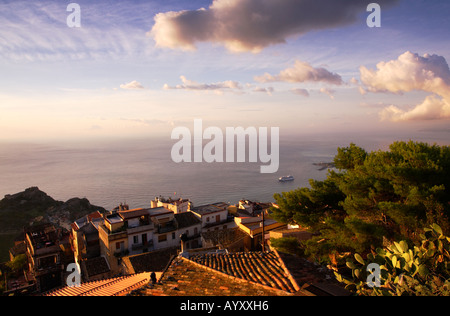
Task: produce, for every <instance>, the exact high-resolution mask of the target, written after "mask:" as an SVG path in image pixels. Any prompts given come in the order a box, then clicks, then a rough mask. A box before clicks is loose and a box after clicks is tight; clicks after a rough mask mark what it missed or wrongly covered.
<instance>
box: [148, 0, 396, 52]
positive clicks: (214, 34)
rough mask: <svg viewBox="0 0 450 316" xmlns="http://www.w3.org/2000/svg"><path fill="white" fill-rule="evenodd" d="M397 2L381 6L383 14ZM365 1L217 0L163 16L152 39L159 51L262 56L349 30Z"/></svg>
mask: <svg viewBox="0 0 450 316" xmlns="http://www.w3.org/2000/svg"><path fill="white" fill-rule="evenodd" d="M397 2H399V1H398V0H378V1H377V3H379V4H380V5H381V6H382V7H383V8H384V9H386V8H388V7H389V6H391V5H392V4H396V3H397ZM367 5H368V3H366V2H364V1H361V0H322V1H316V0H276V1H275V0H273V1H261V0H214V1H213V3H212V4H211V6H210V7H209V8H208V9H204V8H202V9H200V10H195V11H193V10H191V11H189V10H184V11H178V12H174V11H171V12H166V13H159V14H157V15H156V16H155V17H154V20H155V24H154V26H153V28H152V29H151V31H150V32H149V33H148V34H149V35H150V36H152V37H153V38H154V39H155V42H156V45H157V46H160V47H167V48H171V49H176V48H178V49H183V50H194V49H195V48H196V47H195V44H196V43H197V42H214V43H220V44H223V45H225V47H226V48H227V49H228V50H230V51H233V52H243V51H251V52H259V51H261V50H262V49H263V48H265V47H267V46H270V45H274V44H279V43H285V42H286V40H287V39H288V38H289V37H292V36H300V35H302V34H305V33H308V32H310V31H314V30H323V29H330V28H336V27H341V26H346V25H349V24H352V23H354V22H356V21H357V20H358V15H359V14H361V13H364V12H366V8H367Z"/></svg>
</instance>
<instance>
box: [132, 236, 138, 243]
mask: <svg viewBox="0 0 450 316" xmlns="http://www.w3.org/2000/svg"><path fill="white" fill-rule="evenodd" d="M138 243H139V236H133V244H138Z"/></svg>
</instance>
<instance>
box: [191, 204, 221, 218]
mask: <svg viewBox="0 0 450 316" xmlns="http://www.w3.org/2000/svg"><path fill="white" fill-rule="evenodd" d="M228 206H229V205H228V204H227V203H225V202H217V203H213V204H206V205H201V206H196V207H194V208H192V209H191V211H192V212H195V213H197V214H199V215H201V216H203V215H206V214H211V213H216V212H221V211H227V210H228Z"/></svg>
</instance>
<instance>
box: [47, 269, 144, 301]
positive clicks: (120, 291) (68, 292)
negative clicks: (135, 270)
mask: <svg viewBox="0 0 450 316" xmlns="http://www.w3.org/2000/svg"><path fill="white" fill-rule="evenodd" d="M149 281H150V273H140V274H134V275H128V276H122V277H118V278H112V279H106V280H101V281H93V282H87V283H82V284H81V286H79V287H69V286H66V287H63V288H61V289H57V290H53V291H51V292H48V293H46V294H44V296H121V295H125V294H127V293H129V292H130V291H132V290H133V289H136V288H139V287H142V286H143V285H145V284H147V283H148V282H149Z"/></svg>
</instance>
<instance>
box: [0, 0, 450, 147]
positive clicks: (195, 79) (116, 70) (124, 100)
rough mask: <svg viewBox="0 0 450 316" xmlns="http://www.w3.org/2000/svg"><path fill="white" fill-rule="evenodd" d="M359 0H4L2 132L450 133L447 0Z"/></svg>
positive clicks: (71, 136)
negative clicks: (196, 127)
mask: <svg viewBox="0 0 450 316" xmlns="http://www.w3.org/2000/svg"><path fill="white" fill-rule="evenodd" d="M71 3H76V4H78V5H79V8H80V11H79V15H78V16H75V15H73V14H75V13H77V12H76V11H73V10H69V11H68V10H67V9H68V6H69V4H71ZM369 3H370V1H364V0H320V1H318V0H276V1H275V0H272V1H271V0H214V1H213V0H208V1H206V0H189V1H187V0H164V1H156V0H147V1H144V0H133V1H131V0H130V1H112V0H109V1H108V0H89V1H87V0H86V1H85V0H83V1H82V0H73V1H61V0H54V1H51V0H44V1H21V0H14V1H13V0H3V1H2V2H1V3H0V25H2V27H1V28H0V73H1V76H0V130H1V133H0V141H4V142H14V141H25V142H26V141H42V142H45V141H52V140H81V141H88V140H94V139H103V138H120V139H123V138H136V137H151V136H155V137H163V138H164V137H167V139H168V140H170V133H171V131H172V130H173V129H174V128H175V127H177V126H186V127H192V126H193V122H194V119H202V120H203V125H204V126H205V127H206V126H218V127H221V128H225V127H238V126H243V127H250V126H254V127H279V128H280V132H281V135H298V134H315V133H338V132H349V133H373V134H377V133H381V132H383V133H389V132H390V133H393V134H395V133H411V135H414V133H416V132H420V131H424V130H425V131H426V130H434V131H442V132H444V133H450V128H449V123H450V69H449V66H448V62H449V61H450V32H449V31H448V30H450V19H449V18H448V17H449V15H450V2H449V1H437V0H426V1H425V0H379V1H378V2H377V3H378V4H379V7H380V10H381V11H380V12H381V16H380V20H379V21H380V23H381V26H380V27H369V26H368V24H367V19H368V17H369V16H370V15H371V14H372V11H371V12H368V11H367V6H368V5H369ZM77 17H79V18H80V19H79V21H80V25H79V27H70V26H69V24H70V23H69V24H68V22H67V20H68V18H69V19H70V21H72V22H73V21H77V19H76V18H77Z"/></svg>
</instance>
